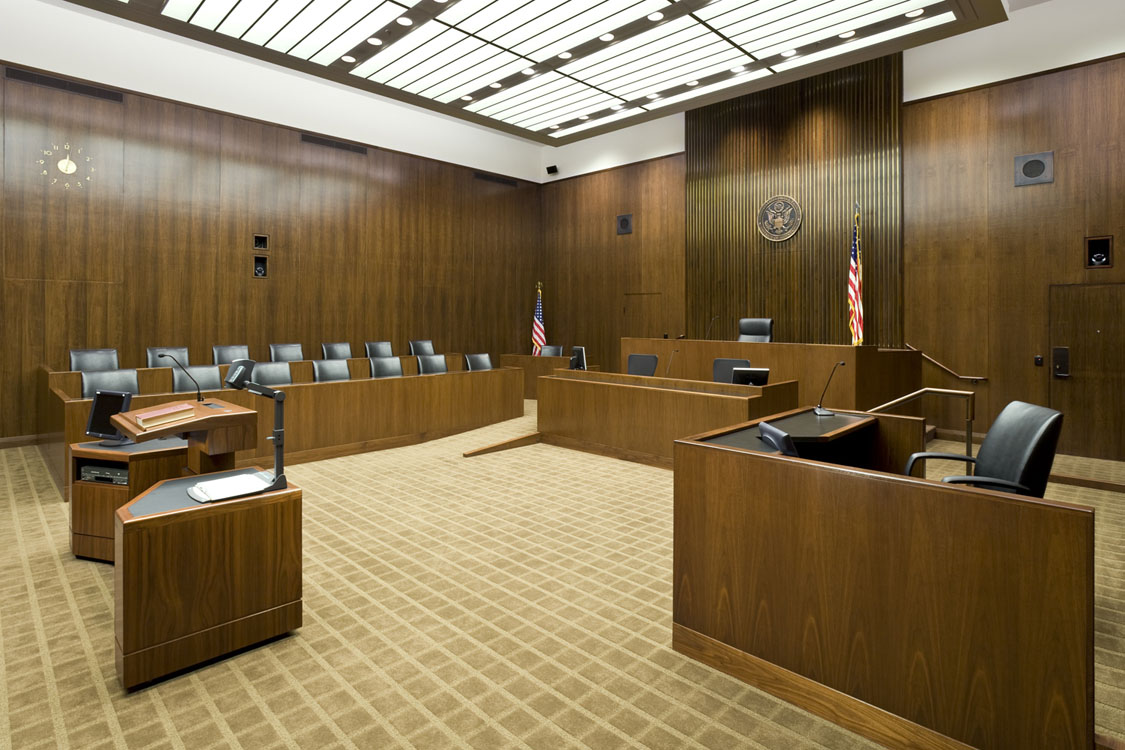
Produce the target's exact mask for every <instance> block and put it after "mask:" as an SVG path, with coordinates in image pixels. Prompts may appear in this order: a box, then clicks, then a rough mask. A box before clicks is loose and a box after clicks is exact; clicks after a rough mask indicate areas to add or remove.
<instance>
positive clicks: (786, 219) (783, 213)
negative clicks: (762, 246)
mask: <svg viewBox="0 0 1125 750" xmlns="http://www.w3.org/2000/svg"><path fill="white" fill-rule="evenodd" d="M800 228H801V206H800V204H799V203H797V200H796V199H795V198H791V197H789V196H788V195H775V196H774V197H772V198H770V199H769V200H768V201H766V202H765V203H763V204H762V207H761V208H759V209H758V231H759V232H761V233H762V236H763V237H765V238H766V239H767V240H769V241H770V242H782V241H783V240H787V239H789V238H790V237H792V236H793V235H795V234H796V233H797V230H798V229H800Z"/></svg>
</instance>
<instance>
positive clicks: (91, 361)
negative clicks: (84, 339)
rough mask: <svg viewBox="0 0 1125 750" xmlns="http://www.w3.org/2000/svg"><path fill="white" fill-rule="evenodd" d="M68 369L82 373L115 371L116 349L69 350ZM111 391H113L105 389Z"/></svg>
mask: <svg viewBox="0 0 1125 750" xmlns="http://www.w3.org/2000/svg"><path fill="white" fill-rule="evenodd" d="M70 369H71V370H80V371H82V372H94V371H96V370H116V369H117V350H116V349H71V350H70ZM107 390H113V389H107Z"/></svg>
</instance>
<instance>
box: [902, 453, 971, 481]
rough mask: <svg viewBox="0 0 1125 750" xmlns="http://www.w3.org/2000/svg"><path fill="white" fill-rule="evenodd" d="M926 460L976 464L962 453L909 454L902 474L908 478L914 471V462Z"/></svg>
mask: <svg viewBox="0 0 1125 750" xmlns="http://www.w3.org/2000/svg"><path fill="white" fill-rule="evenodd" d="M927 458H948V459H949V460H950V461H968V462H969V463H974V464H975V463H976V462H977V460H976V459H975V458H973V457H972V456H966V455H965V454H964V453H929V452H927V453H911V454H910V458H908V459H907V460H906V471H905V472H903V473H904V474H906V476H910V472H911V471H913V470H914V462H915V461H918V460H919V459H927Z"/></svg>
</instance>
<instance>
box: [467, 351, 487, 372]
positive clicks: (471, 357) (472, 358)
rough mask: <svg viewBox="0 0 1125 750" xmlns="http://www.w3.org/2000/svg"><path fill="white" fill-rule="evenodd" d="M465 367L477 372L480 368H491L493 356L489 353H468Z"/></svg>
mask: <svg viewBox="0 0 1125 750" xmlns="http://www.w3.org/2000/svg"><path fill="white" fill-rule="evenodd" d="M465 369H466V370H468V371H469V372H476V371H478V370H491V369H492V358H491V357H489V356H488V354H466V355H465Z"/></svg>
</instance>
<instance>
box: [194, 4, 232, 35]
mask: <svg viewBox="0 0 1125 750" xmlns="http://www.w3.org/2000/svg"><path fill="white" fill-rule="evenodd" d="M237 2H238V0H205V2H204V3H203V5H202V6H200V8H199V10H198V11H197V12H196V14H195V16H193V17H192V19H191V25H192V26H200V27H202V28H204V29H210V30H212V31H213V30H214V29H215V27H216V26H218V25H219V23H220V22H221V21H222V20H223V19H224V18H226V17H227V13H230V10H231V8H233V7H234V6H235V4H236V3H237Z"/></svg>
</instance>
